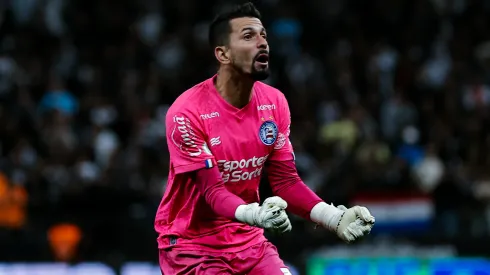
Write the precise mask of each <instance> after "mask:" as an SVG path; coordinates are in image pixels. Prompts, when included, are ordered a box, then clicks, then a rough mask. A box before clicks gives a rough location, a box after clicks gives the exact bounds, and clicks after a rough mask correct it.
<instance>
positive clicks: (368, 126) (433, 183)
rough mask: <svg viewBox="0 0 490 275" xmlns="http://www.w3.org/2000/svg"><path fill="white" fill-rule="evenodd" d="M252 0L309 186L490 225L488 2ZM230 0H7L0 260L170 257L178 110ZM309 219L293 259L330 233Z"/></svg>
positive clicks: (298, 233) (341, 198)
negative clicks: (168, 117)
mask: <svg viewBox="0 0 490 275" xmlns="http://www.w3.org/2000/svg"><path fill="white" fill-rule="evenodd" d="M256 2H257V7H258V8H259V9H260V10H261V12H262V14H263V16H264V18H263V22H264V24H265V26H266V27H267V29H268V35H269V37H270V38H269V43H270V45H271V54H272V59H271V64H272V76H271V77H270V79H268V80H267V81H266V82H267V83H269V84H271V85H273V86H275V87H277V88H279V89H280V90H281V91H282V92H284V94H285V95H286V97H287V98H288V100H289V103H290V108H291V113H292V121H293V122H292V127H291V131H292V134H291V135H292V138H291V139H292V140H291V141H292V143H293V146H294V147H295V153H296V157H297V161H296V163H297V166H298V169H299V171H300V174H301V176H302V177H303V179H304V180H305V182H306V183H307V184H308V185H309V186H310V187H311V188H313V189H314V190H315V191H317V192H318V193H319V194H320V195H321V196H322V197H323V198H324V199H327V200H328V201H332V202H335V203H343V204H349V202H350V200H351V199H352V198H353V197H354V196H356V195H358V194H360V193H364V192H377V193H379V194H383V192H387V193H388V192H389V193H390V194H393V193H396V194H402V195H403V194H417V195H420V196H428V197H429V198H431V200H432V201H433V203H434V206H435V210H436V215H435V218H434V220H433V230H431V231H429V232H427V234H426V236H429V237H435V236H438V237H441V236H442V237H446V238H447V239H448V240H451V238H456V239H457V238H461V236H465V237H466V238H484V237H487V236H488V235H490V227H489V224H490V223H489V222H490V211H487V209H488V210H490V208H488V206H489V204H488V202H489V199H490V157H489V156H490V116H489V115H490V109H489V104H490V86H489V85H490V32H489V31H488V29H489V28H490V19H489V18H490V17H489V16H487V15H488V14H490V2H488V1H478V0H450V1H446V0H372V1H360V0H322V1H286V0H261V1H256ZM232 3H233V1H224V0H223V1H217V0H216V1H211V0H208V1H196V0H180V1H161V0H141V1H134V0H104V1H95V0H70V1H68V0H3V1H0V227H1V230H0V243H1V245H0V259H2V260H4V259H5V260H11V261H19V260H24V261H25V260H28V261H29V260H53V259H58V260H104V261H106V262H110V263H114V264H117V263H118V262H121V261H126V260H155V259H156V255H157V254H156V242H155V238H156V235H155V233H154V231H153V218H154V214H155V211H156V207H157V205H158V203H159V201H160V199H161V195H162V194H163V191H164V188H165V184H166V177H167V173H168V158H169V156H168V152H167V145H166V141H165V125H164V118H165V114H166V110H167V109H168V107H169V105H170V104H171V103H172V102H173V100H174V99H175V98H176V97H177V96H178V95H179V94H180V93H182V92H183V91H185V90H186V89H188V88H190V87H191V86H193V85H194V84H197V83H198V82H200V81H203V80H204V79H206V78H208V77H210V76H212V75H213V74H214V73H215V72H216V63H215V62H214V57H213V55H212V49H210V48H209V46H208V45H207V27H208V24H209V22H210V20H212V18H213V14H215V13H216V12H217V11H219V10H220V9H221V8H224V7H226V6H227V5H230V4H232ZM263 186H265V187H264V190H261V191H262V192H263V193H264V194H267V193H268V192H270V190H267V183H265V182H264V185H263ZM296 223H297V224H296V225H295V226H294V231H295V233H294V234H292V235H290V236H287V237H283V238H279V239H278V240H277V243H278V246H279V248H280V250H288V249H287V246H288V245H289V246H290V245H292V244H293V243H294V245H295V251H293V252H292V253H291V255H289V254H286V255H285V257H286V258H288V257H289V258H293V257H294V255H296V254H298V253H301V252H302V251H304V250H308V249H310V248H311V247H309V246H308V245H309V244H311V245H312V246H313V243H315V245H316V244H318V242H315V240H318V238H320V239H322V240H323V241H322V242H320V243H323V244H328V243H330V242H331V241H332V240H330V239H328V238H327V239H323V235H325V233H324V232H318V231H313V230H311V228H312V225H311V224H309V223H304V222H300V221H297V222H296ZM295 239H299V240H300V241H299V242H298V241H297V240H295ZM281 244H283V246H281ZM316 246H318V245H316ZM299 248H301V252H299V250H296V249H299ZM289 250H291V247H289Z"/></svg>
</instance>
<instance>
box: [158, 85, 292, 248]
mask: <svg viewBox="0 0 490 275" xmlns="http://www.w3.org/2000/svg"><path fill="white" fill-rule="evenodd" d="M213 81H214V78H211V79H208V80H206V81H204V82H202V83H200V84H198V85H196V86H194V87H192V88H191V89H189V90H188V91H186V92H184V93H183V94H182V95H181V96H180V97H179V98H177V99H176V101H175V102H174V103H173V104H172V106H171V107H170V109H169V110H168V113H167V116H166V136H167V145H168V149H169V153H170V172H169V177H168V184H167V187H166V190H165V194H164V196H163V198H162V201H161V203H160V206H159V208H158V211H157V214H156V218H155V230H156V231H157V232H158V234H159V237H158V246H159V248H167V247H170V246H171V243H172V241H171V240H173V239H176V243H177V244H176V245H174V246H173V247H175V248H176V249H190V250H201V251H209V252H212V251H219V252H238V251H242V250H245V249H247V248H248V247H251V246H254V245H256V244H258V243H261V242H263V241H265V237H264V236H263V230H262V229H260V228H257V227H254V226H249V225H247V224H244V223H241V222H238V221H236V220H234V219H231V218H232V217H231V212H233V211H235V209H226V210H225V209H222V208H219V207H218V205H219V204H220V201H226V203H228V202H230V201H234V199H230V197H229V196H228V199H223V197H222V195H221V194H224V191H223V189H222V188H221V187H219V186H218V187H212V186H211V187H208V188H204V190H203V189H202V188H201V187H200V185H201V184H203V183H202V182H199V183H198V176H197V173H192V172H195V171H197V170H200V169H209V168H212V167H215V166H218V168H219V170H220V175H221V179H222V182H223V184H224V187H225V188H226V190H228V192H230V193H231V194H234V195H236V196H237V197H239V198H240V199H242V200H243V201H244V202H245V203H247V204H248V203H252V202H259V201H260V200H259V192H258V186H259V182H260V177H261V175H262V170H263V168H264V164H265V163H266V162H267V161H268V160H277V161H287V160H292V159H293V150H292V146H291V143H290V142H289V139H288V136H289V123H290V114H289V107H288V104H287V101H286V99H285V97H284V95H283V94H282V93H281V92H280V91H278V90H277V89H274V88H272V87H270V86H268V85H266V84H264V83H261V82H256V83H255V85H254V87H253V92H252V97H251V101H250V102H249V103H248V104H247V105H246V106H245V107H243V108H242V109H237V108H235V107H234V106H232V105H230V104H228V103H227V102H226V101H225V100H224V99H223V98H222V97H221V96H220V95H219V93H218V91H217V90H216V88H215V86H214V83H213ZM199 173H201V172H199ZM199 180H200V179H199ZM214 183H216V184H218V185H220V184H221V183H220V181H216V182H214ZM212 184H213V180H211V179H209V182H208V183H207V184H205V185H206V186H208V185H212ZM215 190H221V191H219V192H218V193H219V194H220V195H216V192H215ZM236 204H237V203H236V201H235V202H230V205H233V206H229V207H230V208H233V207H235V205H236ZM223 208H224V206H223Z"/></svg>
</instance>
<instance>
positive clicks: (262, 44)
mask: <svg viewBox="0 0 490 275" xmlns="http://www.w3.org/2000/svg"><path fill="white" fill-rule="evenodd" d="M268 45H269V44H268V43H267V39H265V38H264V37H263V36H262V35H259V39H258V40H257V48H259V49H267V46H268Z"/></svg>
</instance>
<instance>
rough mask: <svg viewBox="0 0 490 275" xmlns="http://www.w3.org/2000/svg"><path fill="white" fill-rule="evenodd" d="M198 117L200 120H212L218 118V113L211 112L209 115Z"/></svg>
mask: <svg viewBox="0 0 490 275" xmlns="http://www.w3.org/2000/svg"><path fill="white" fill-rule="evenodd" d="M200 117H201V119H212V118H215V117H219V113H218V112H212V113H210V114H204V115H200Z"/></svg>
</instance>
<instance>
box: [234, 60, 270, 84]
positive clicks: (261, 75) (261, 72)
mask: <svg viewBox="0 0 490 275" xmlns="http://www.w3.org/2000/svg"><path fill="white" fill-rule="evenodd" d="M258 55H259V54H257V56H258ZM257 56H256V57H255V58H254V59H253V61H252V65H250V67H249V70H247V66H246V65H241V64H240V62H237V60H233V67H234V68H235V70H236V71H238V72H240V73H241V74H243V75H245V76H248V77H250V78H251V79H252V80H253V81H262V80H266V79H267V78H268V77H269V76H270V70H269V66H267V67H265V68H262V67H259V69H257V66H256V65H257V64H256V59H257Z"/></svg>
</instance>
